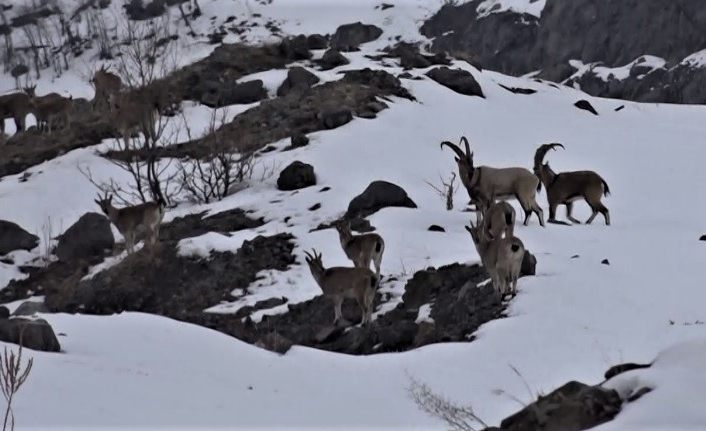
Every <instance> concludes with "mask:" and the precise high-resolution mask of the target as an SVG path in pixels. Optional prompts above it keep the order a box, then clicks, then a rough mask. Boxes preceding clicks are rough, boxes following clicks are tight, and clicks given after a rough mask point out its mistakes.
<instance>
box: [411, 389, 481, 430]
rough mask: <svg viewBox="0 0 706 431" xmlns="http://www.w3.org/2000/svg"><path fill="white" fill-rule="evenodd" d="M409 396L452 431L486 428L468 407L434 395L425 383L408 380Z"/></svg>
mask: <svg viewBox="0 0 706 431" xmlns="http://www.w3.org/2000/svg"><path fill="white" fill-rule="evenodd" d="M410 380H411V384H410V386H409V388H408V391H409V394H410V396H411V397H412V399H413V400H414V402H415V403H416V404H417V406H418V407H419V408H420V409H421V410H422V411H424V412H425V413H427V414H429V415H431V416H434V417H436V418H439V419H441V420H443V421H444V422H446V424H447V425H448V426H449V427H451V429H452V430H454V431H477V430H478V428H477V427H478V426H482V427H484V428H488V425H487V424H486V423H485V422H483V420H481V419H480V418H479V417H478V416H477V415H476V414H475V413H474V412H473V408H472V407H470V406H459V405H457V404H454V403H453V402H452V401H449V400H448V399H446V398H444V397H443V396H441V395H439V394H437V393H435V392H434V391H432V390H431V388H430V387H429V386H427V385H426V384H425V383H420V382H418V381H417V380H415V379H413V378H410Z"/></svg>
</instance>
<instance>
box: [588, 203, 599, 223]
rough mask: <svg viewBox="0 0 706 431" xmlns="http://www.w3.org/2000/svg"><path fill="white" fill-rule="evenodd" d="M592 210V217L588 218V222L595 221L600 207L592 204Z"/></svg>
mask: <svg viewBox="0 0 706 431" xmlns="http://www.w3.org/2000/svg"><path fill="white" fill-rule="evenodd" d="M591 211H592V212H591V217H589V218H588V220H586V224H591V222H593V219H594V218H596V216H597V215H598V209H596V207H594V206H591Z"/></svg>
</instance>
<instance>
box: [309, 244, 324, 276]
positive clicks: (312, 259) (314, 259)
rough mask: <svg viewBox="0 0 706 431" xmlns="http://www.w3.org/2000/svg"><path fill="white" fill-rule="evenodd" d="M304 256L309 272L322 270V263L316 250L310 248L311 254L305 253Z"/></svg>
mask: <svg viewBox="0 0 706 431" xmlns="http://www.w3.org/2000/svg"><path fill="white" fill-rule="evenodd" d="M304 254H305V255H306V257H305V258H304V260H306V263H307V264H308V265H309V269H311V272H314V271H320V270H323V268H324V263H323V261H322V260H321V253H317V252H316V249H314V248H312V249H311V253H309V252H308V251H305V252H304Z"/></svg>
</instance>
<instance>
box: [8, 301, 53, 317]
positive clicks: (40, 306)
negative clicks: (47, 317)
mask: <svg viewBox="0 0 706 431" xmlns="http://www.w3.org/2000/svg"><path fill="white" fill-rule="evenodd" d="M48 312H49V309H48V308H47V306H46V305H44V303H43V302H36V301H25V302H23V303H22V304H20V306H19V307H17V308H16V309H15V311H13V312H12V315H13V316H32V315H34V314H36V313H48Z"/></svg>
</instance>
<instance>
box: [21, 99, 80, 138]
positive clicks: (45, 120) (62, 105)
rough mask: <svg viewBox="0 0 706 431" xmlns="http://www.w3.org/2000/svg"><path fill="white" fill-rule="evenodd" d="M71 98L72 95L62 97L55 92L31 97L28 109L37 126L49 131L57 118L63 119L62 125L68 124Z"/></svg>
mask: <svg viewBox="0 0 706 431" xmlns="http://www.w3.org/2000/svg"><path fill="white" fill-rule="evenodd" d="M72 99H73V98H72V97H63V96H61V95H59V94H57V93H49V94H47V95H44V96H39V97H32V98H31V99H30V109H31V110H32V113H33V114H34V117H35V118H36V119H37V128H38V129H40V130H44V131H47V132H51V131H52V130H53V129H54V125H55V124H56V121H57V120H61V121H63V124H64V126H68V124H69V111H70V110H71V101H72Z"/></svg>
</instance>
